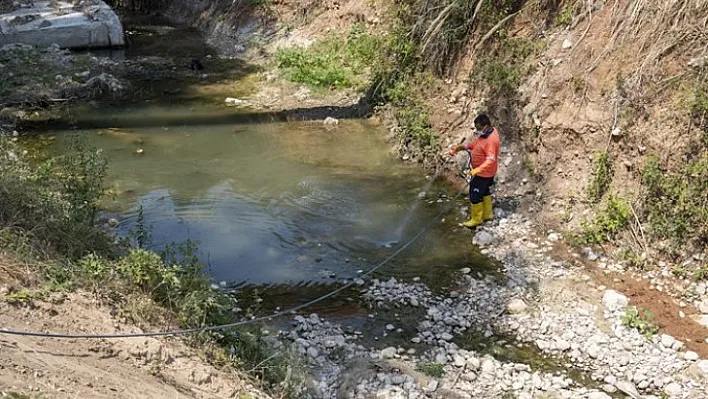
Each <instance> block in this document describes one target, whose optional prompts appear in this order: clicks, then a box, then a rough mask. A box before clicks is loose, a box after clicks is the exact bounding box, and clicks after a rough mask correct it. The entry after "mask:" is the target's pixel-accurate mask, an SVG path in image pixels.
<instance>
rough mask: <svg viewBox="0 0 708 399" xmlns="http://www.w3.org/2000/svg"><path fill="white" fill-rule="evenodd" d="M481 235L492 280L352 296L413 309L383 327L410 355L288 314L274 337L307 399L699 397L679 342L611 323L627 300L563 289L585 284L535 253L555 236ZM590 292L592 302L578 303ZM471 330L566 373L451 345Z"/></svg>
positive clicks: (524, 228)
mask: <svg viewBox="0 0 708 399" xmlns="http://www.w3.org/2000/svg"><path fill="white" fill-rule="evenodd" d="M481 232H485V233H486V234H487V235H488V237H487V238H489V237H491V241H490V240H484V241H487V244H486V245H488V246H487V247H486V248H485V251H486V253H487V254H488V255H490V256H493V257H495V258H496V259H498V260H499V261H501V262H502V264H503V265H504V271H505V275H506V279H505V280H503V281H499V280H497V279H494V278H492V277H481V278H475V277H474V276H473V275H472V274H473V273H471V270H467V269H463V270H461V271H460V274H459V283H460V284H459V285H460V286H462V287H464V288H463V289H457V294H456V295H449V294H448V295H434V294H433V293H432V292H431V291H430V289H428V287H426V286H425V285H423V284H421V283H420V282H419V280H416V281H412V282H404V281H398V280H396V279H393V278H391V279H389V280H387V281H380V280H371V281H368V282H367V283H366V284H365V285H363V286H362V289H363V294H362V298H363V299H364V301H366V302H367V303H368V304H369V305H370V306H371V307H372V308H378V307H383V308H386V309H391V308H394V309H400V312H401V313H404V312H409V311H412V310H413V309H420V310H419V311H423V312H424V315H423V317H422V318H421V319H420V320H419V321H418V322H417V325H414V326H410V325H400V324H402V322H400V321H399V322H397V323H396V325H394V324H389V325H387V326H386V328H385V330H386V332H387V333H391V332H393V330H394V329H395V330H396V331H402V332H403V333H413V334H414V336H413V337H412V338H406V341H404V342H409V344H410V345H417V346H416V348H417V349H413V348H411V347H395V346H389V347H386V348H385V349H382V350H381V349H376V348H375V347H372V346H369V345H365V344H363V342H372V339H371V338H374V339H373V341H375V340H376V338H378V337H368V338H367V337H361V335H357V334H345V333H344V332H343V331H342V329H341V327H339V326H337V325H335V324H330V323H328V322H325V321H323V320H321V319H320V318H319V317H317V315H312V316H310V317H307V318H306V317H303V316H298V317H296V318H295V327H294V328H293V329H292V330H291V331H290V332H284V333H283V338H284V339H288V340H290V341H291V342H293V343H294V344H295V346H296V347H297V348H298V351H300V352H301V353H306V354H307V355H308V359H309V361H310V363H311V364H312V366H313V369H315V370H318V371H317V372H316V373H314V374H316V377H315V378H316V379H317V381H316V383H315V384H312V385H313V386H316V387H317V389H315V390H313V393H312V397H315V398H335V397H337V395H338V394H343V395H345V396H342V397H348V398H369V397H392V398H393V397H401V398H403V397H406V398H425V397H434V398H447V397H462V398H475V397H501V396H504V395H510V396H512V397H519V398H532V397H535V396H534V395H537V394H538V393H539V392H545V393H546V394H548V396H552V395H556V396H557V397H560V398H597V399H600V398H608V397H610V396H609V395H608V394H615V393H616V392H624V393H625V394H627V395H630V397H640V396H642V397H649V398H650V397H652V395H653V396H654V397H659V396H662V395H666V396H668V397H672V398H673V397H675V398H701V397H708V393H707V392H706V384H705V380H706V379H708V360H700V359H699V356H698V354H697V353H695V352H690V351H688V352H684V350H683V346H684V344H683V343H682V342H680V341H679V340H677V339H675V338H674V337H671V336H669V335H666V334H662V335H660V336H655V337H650V338H649V339H647V338H646V337H644V336H643V335H641V334H640V333H639V332H638V331H637V330H636V329H633V328H629V327H627V326H625V325H624V324H623V323H622V318H623V316H624V312H625V308H626V307H627V306H628V305H629V301H628V299H627V297H626V296H625V295H623V294H622V293H620V292H617V291H613V290H605V289H603V290H600V289H598V288H602V287H597V288H593V287H591V286H587V289H582V290H577V289H573V288H572V287H574V286H573V285H570V283H577V282H582V283H583V284H589V283H591V282H590V280H589V279H588V278H585V276H583V274H582V270H578V269H573V268H572V267H570V266H569V265H567V264H565V263H563V262H557V261H554V260H553V259H550V258H549V257H548V256H547V255H546V253H547V252H548V250H549V249H550V245H551V244H550V243H549V242H547V241H554V239H550V238H549V239H545V238H544V239H542V240H543V242H541V243H535V242H533V241H531V240H529V239H528V237H529V236H531V234H530V223H529V222H528V221H526V220H524V219H523V218H521V217H520V216H518V215H510V216H508V217H507V218H505V219H501V220H499V221H498V222H495V223H493V224H490V225H485V227H484V228H483V229H482V230H481ZM481 232H477V234H476V237H477V238H479V236H480V233H481ZM544 242H545V244H544ZM551 283H552V284H556V285H560V286H563V284H568V285H567V287H568V288H563V289H561V290H560V291H559V292H560V293H563V296H559V295H558V294H556V295H549V293H548V292H546V291H544V290H543V287H546V286H547V285H549V284H551ZM581 291H582V292H581ZM592 292H594V293H595V294H593V295H594V298H595V299H592V298H588V295H587V294H589V293H592ZM581 294H584V296H581ZM406 308H407V309H406ZM470 332H472V333H474V334H475V336H481V337H486V338H487V339H488V340H489V341H490V342H491V341H492V340H494V339H497V338H495V337H497V336H499V335H500V334H501V335H504V336H511V337H513V339H514V340H515V342H512V343H507V345H514V344H517V343H522V342H523V343H526V344H527V345H529V344H530V345H531V347H532V348H536V350H538V351H539V352H540V353H543V354H545V355H547V356H550V357H556V359H557V360H556V362H559V364H565V365H566V366H564V367H563V368H562V369H561V370H559V371H558V372H556V373H545V372H542V371H540V370H535V369H532V368H531V367H530V365H528V364H523V363H515V362H510V361H500V360H498V359H495V358H494V357H493V356H491V355H489V354H483V353H479V352H476V351H474V350H470V349H471V348H461V347H459V346H458V341H457V337H460V336H461V335H463V334H467V333H470ZM359 341H361V342H359ZM420 346H422V348H421V347H420ZM333 354H336V355H337V356H333ZM560 355H563V356H565V357H564V358H559V357H558V356H560ZM333 357H334V359H333ZM354 359H364V360H367V361H377V362H385V363H386V362H395V363H390V365H389V366H386V365H385V364H380V363H377V367H375V368H374V367H371V368H370V369H371V370H370V372H369V373H355V372H352V371H351V370H346V371H345V365H346V364H348V363H349V362H352V361H354ZM372 359H374V360H372ZM420 362H427V363H438V364H439V365H441V367H443V368H444V371H445V373H444V375H443V376H442V377H440V378H437V377H428V376H425V375H423V374H422V373H420V372H418V371H416V369H417V368H418V365H419V363H420ZM401 365H403V366H401ZM689 367H690V369H689ZM570 368H575V369H578V370H580V371H582V372H584V373H585V374H586V375H588V376H590V377H591V380H593V381H594V382H593V383H592V384H588V382H587V381H574V380H573V379H571V378H570V377H569V375H568V374H567V370H568V369H570ZM374 369H375V370H377V371H374ZM689 371H692V372H689ZM357 375H358V376H359V377H356V378H355V376H357ZM352 378H355V381H354V383H353V384H350V385H347V386H352V388H351V389H348V390H347V392H346V393H345V392H338V390H339V386H340V385H342V384H343V382H342V381H343V380H349V379H352Z"/></svg>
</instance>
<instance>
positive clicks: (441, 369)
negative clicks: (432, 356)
mask: <svg viewBox="0 0 708 399" xmlns="http://www.w3.org/2000/svg"><path fill="white" fill-rule="evenodd" d="M416 370H418V371H420V372H421V373H423V374H425V375H427V376H429V377H435V378H441V377H442V376H443V375H445V366H444V365H442V364H440V363H432V362H419V363H418V365H417V366H416Z"/></svg>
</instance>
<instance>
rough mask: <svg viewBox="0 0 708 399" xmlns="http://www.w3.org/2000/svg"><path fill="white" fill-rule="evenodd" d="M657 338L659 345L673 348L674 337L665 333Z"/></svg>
mask: <svg viewBox="0 0 708 399" xmlns="http://www.w3.org/2000/svg"><path fill="white" fill-rule="evenodd" d="M659 339H660V340H661V345H662V346H663V347H664V348H667V349H671V348H673V346H674V343H676V339H675V338H674V337H672V336H670V335H667V334H661V336H660V337H659Z"/></svg>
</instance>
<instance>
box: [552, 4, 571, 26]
mask: <svg viewBox="0 0 708 399" xmlns="http://www.w3.org/2000/svg"><path fill="white" fill-rule="evenodd" d="M572 23H573V2H570V3H568V4H567V5H566V6H565V8H564V9H563V11H562V12H561V13H559V14H558V15H556V18H555V24H556V26H570V25H571V24H572Z"/></svg>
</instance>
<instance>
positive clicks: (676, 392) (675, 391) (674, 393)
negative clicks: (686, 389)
mask: <svg viewBox="0 0 708 399" xmlns="http://www.w3.org/2000/svg"><path fill="white" fill-rule="evenodd" d="M664 393H665V394H666V395H667V396H668V397H669V398H678V397H681V396H682V395H683V389H682V388H681V385H680V384H678V383H676V382H672V383H671V384H669V385H667V386H665V387H664Z"/></svg>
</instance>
